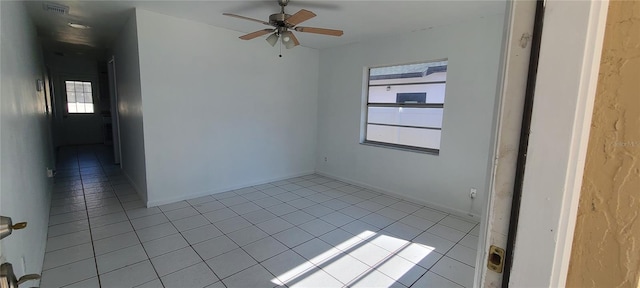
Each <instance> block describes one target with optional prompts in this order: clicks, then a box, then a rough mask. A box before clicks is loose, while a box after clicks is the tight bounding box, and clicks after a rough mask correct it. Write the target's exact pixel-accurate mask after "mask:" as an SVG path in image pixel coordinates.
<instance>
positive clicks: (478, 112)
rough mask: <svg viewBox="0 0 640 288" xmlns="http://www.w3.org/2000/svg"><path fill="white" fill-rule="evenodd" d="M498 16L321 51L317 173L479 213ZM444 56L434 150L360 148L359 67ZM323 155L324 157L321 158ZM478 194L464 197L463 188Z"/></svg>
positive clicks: (499, 31)
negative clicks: (442, 98) (445, 66)
mask: <svg viewBox="0 0 640 288" xmlns="http://www.w3.org/2000/svg"><path fill="white" fill-rule="evenodd" d="M503 18H504V16H503V15H495V16H491V17H485V18H484V19H477V20H469V21H467V22H465V23H460V24H455V25H448V26H442V27H435V28H432V29H428V30H426V31H419V32H414V33H407V34H402V35H397V36H392V37H387V38H382V39H376V40H371V41H365V42H360V43H356V44H352V45H347V46H342V47H337V48H330V49H325V50H322V51H320V75H319V76H320V80H319V95H318V113H319V114H318V150H317V166H316V169H317V171H318V172H320V173H324V174H327V175H332V176H336V177H339V178H342V179H344V180H348V181H351V182H355V183H360V184H364V185H366V186H370V187H373V188H377V189H381V190H385V191H388V192H391V193H395V194H398V195H400V196H403V197H406V198H410V199H414V200H418V201H422V202H428V203H431V204H434V206H442V207H446V208H449V209H452V210H456V211H459V212H463V213H472V214H474V215H479V214H480V211H481V210H482V207H481V206H482V203H484V201H483V197H485V193H486V190H487V185H488V184H487V179H488V169H487V168H488V163H489V157H490V155H491V149H490V143H491V139H492V138H493V132H492V131H493V129H492V123H493V117H494V116H493V115H494V102H495V100H496V83H497V80H498V66H499V63H500V61H499V60H500V59H499V57H500V50H501V43H502V30H503ZM445 58H446V59H448V61H449V63H448V69H447V70H448V71H447V88H446V100H445V105H444V107H445V108H444V120H443V128H442V129H443V130H442V142H441V149H440V154H439V155H438V156H436V155H430V154H420V153H415V152H407V151H401V150H394V149H389V148H380V147H373V146H367V145H361V144H359V142H360V127H361V126H360V125H361V116H362V114H361V111H362V103H363V102H362V101H363V92H362V91H363V81H364V79H365V77H364V76H363V75H364V68H365V67H369V66H383V65H394V64H404V63H412V62H419V61H429V60H440V59H445ZM324 157H327V161H326V162H325V161H324ZM471 187H475V188H477V189H478V198H477V199H476V200H475V201H473V202H474V203H472V201H471V199H470V198H469V189H470V188H471Z"/></svg>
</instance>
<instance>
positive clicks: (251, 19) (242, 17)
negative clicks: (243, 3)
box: [222, 13, 271, 26]
mask: <svg viewBox="0 0 640 288" xmlns="http://www.w3.org/2000/svg"><path fill="white" fill-rule="evenodd" d="M222 15H224V16H229V17H235V18H240V19H244V20H249V21H253V22H258V23H262V24H264V25H269V26H271V24H269V22H265V21H262V20H258V19H253V18H249V17H244V16H240V15H236V14H231V13H222Z"/></svg>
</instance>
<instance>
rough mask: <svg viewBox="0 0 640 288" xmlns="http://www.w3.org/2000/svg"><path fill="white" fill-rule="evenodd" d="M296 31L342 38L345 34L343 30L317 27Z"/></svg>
mask: <svg viewBox="0 0 640 288" xmlns="http://www.w3.org/2000/svg"><path fill="white" fill-rule="evenodd" d="M295 30H296V31H298V32H304V33H314V34H322V35H329V36H342V34H344V32H342V30H334V29H326V28H316V27H296V28H295Z"/></svg>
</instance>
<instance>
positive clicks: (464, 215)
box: [316, 171, 480, 222]
mask: <svg viewBox="0 0 640 288" xmlns="http://www.w3.org/2000/svg"><path fill="white" fill-rule="evenodd" d="M316 174H319V175H322V176H326V177H330V178H334V179H337V180H340V181H342V182H346V183H349V184H353V185H356V186H360V187H363V188H367V189H370V190H373V191H376V192H379V193H382V194H386V195H389V196H392V197H395V198H400V199H403V200H407V201H411V202H415V203H418V204H421V205H424V206H426V207H429V208H432V209H435V210H440V211H442V212H445V213H449V214H452V215H455V216H458V217H460V218H463V219H470V220H473V221H478V222H480V216H479V215H476V214H472V213H469V212H466V211H462V210H458V209H453V208H450V207H446V206H442V205H439V204H435V203H431V202H427V201H424V200H420V199H415V198H413V197H407V196H405V195H402V194H399V193H395V192H391V191H388V190H385V189H383V188H380V187H377V186H372V185H369V184H367V183H363V182H360V181H355V180H352V179H347V178H344V177H341V176H338V175H333V174H331V173H327V172H322V171H316Z"/></svg>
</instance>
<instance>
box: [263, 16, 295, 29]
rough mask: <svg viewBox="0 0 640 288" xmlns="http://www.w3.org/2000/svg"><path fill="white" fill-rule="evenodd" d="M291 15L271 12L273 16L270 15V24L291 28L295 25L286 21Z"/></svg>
mask: <svg viewBox="0 0 640 288" xmlns="http://www.w3.org/2000/svg"><path fill="white" fill-rule="evenodd" d="M289 17H291V15H289V14H286V13H276V14H271V16H269V24H271V25H272V26H274V27H277V28H281V27H282V28H291V27H293V25H289V24H287V22H285V21H284V20H286V19H287V18H289Z"/></svg>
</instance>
